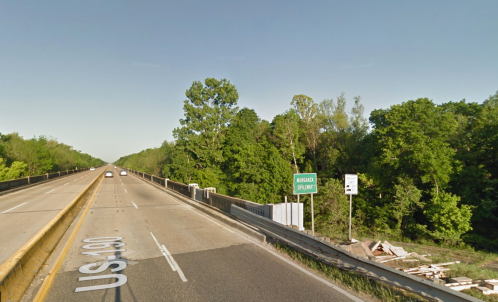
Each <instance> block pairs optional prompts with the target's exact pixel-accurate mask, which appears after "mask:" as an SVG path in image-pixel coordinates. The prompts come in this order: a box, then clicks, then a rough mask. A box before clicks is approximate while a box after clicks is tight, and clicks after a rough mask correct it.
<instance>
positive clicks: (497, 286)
mask: <svg viewBox="0 0 498 302" xmlns="http://www.w3.org/2000/svg"><path fill="white" fill-rule="evenodd" d="M484 284H485V285H486V287H487V288H490V289H492V290H494V291H498V280H496V279H490V280H484Z"/></svg>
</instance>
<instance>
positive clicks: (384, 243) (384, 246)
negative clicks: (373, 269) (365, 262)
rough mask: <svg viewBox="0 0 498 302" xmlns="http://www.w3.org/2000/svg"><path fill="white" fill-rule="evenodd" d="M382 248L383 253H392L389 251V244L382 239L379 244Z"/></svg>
mask: <svg viewBox="0 0 498 302" xmlns="http://www.w3.org/2000/svg"><path fill="white" fill-rule="evenodd" d="M380 246H381V248H382V250H383V251H384V253H386V254H388V255H393V252H392V251H391V248H390V247H391V246H392V245H391V244H390V243H389V242H387V241H384V242H383V243H381V244H380Z"/></svg>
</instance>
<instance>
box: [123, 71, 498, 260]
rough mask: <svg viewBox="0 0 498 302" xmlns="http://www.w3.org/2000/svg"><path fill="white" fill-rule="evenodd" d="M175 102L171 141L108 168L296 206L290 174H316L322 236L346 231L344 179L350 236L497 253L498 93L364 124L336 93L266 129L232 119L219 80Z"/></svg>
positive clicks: (243, 115)
mask: <svg viewBox="0 0 498 302" xmlns="http://www.w3.org/2000/svg"><path fill="white" fill-rule="evenodd" d="M185 94H186V100H185V101H184V106H183V109H184V118H182V119H180V126H179V127H177V128H175V129H174V130H173V135H174V138H175V141H174V142H166V141H165V142H164V143H163V144H162V146H161V147H160V148H155V149H147V150H144V151H142V152H140V153H138V154H131V155H128V156H124V157H121V158H120V159H119V160H118V161H116V164H118V165H121V166H125V167H129V168H132V169H136V170H140V171H144V172H147V173H152V174H155V175H157V176H163V177H167V178H170V179H172V180H175V181H179V182H182V183H198V184H199V185H200V186H201V187H216V188H217V190H218V192H220V193H222V194H227V195H230V196H234V197H238V198H243V199H246V200H251V201H254V202H258V203H280V202H282V201H283V196H288V197H289V200H291V201H295V200H296V198H295V196H292V181H293V174H294V173H308V172H313V173H317V176H318V180H319V186H318V194H317V195H315V198H314V203H315V208H314V211H315V226H316V228H317V229H318V230H319V231H320V232H322V233H346V232H347V228H348V211H349V200H348V198H347V196H346V195H345V194H344V175H345V174H349V173H355V174H358V176H359V194H358V195H357V196H355V198H354V203H353V217H354V219H353V226H354V228H355V231H356V232H357V233H359V234H362V235H367V236H378V235H388V236H390V238H409V239H411V240H433V241H437V242H444V243H446V244H462V243H466V244H469V245H472V246H474V247H476V248H479V249H487V250H494V251H497V250H498V207H497V206H498V191H497V189H498V180H497V176H498V151H497V150H498V92H497V93H496V94H495V95H492V96H490V97H489V98H488V99H486V100H484V101H483V102H482V103H481V104H478V103H468V102H466V101H465V100H462V101H459V102H448V103H444V104H441V105H437V104H435V103H434V102H433V101H432V100H429V99H427V98H419V99H416V100H408V101H405V102H403V103H401V104H397V105H393V106H391V107H390V108H388V109H377V110H374V111H373V112H371V114H370V117H369V120H367V119H366V118H365V117H364V116H363V113H364V107H363V105H362V104H361V98H360V97H359V96H356V97H353V99H352V106H351V110H350V111H349V112H348V110H347V109H346V108H347V100H346V96H345V94H344V93H343V94H341V95H340V96H338V97H337V98H335V99H326V100H323V101H321V102H319V103H318V102H315V101H314V100H313V99H312V98H311V97H309V96H307V95H295V96H294V97H293V98H292V100H290V107H289V108H288V110H286V111H285V112H283V113H281V114H279V115H277V116H275V118H274V119H273V120H272V121H271V122H269V121H265V120H262V119H260V118H259V117H258V115H257V114H256V112H255V111H254V110H252V109H249V108H242V109H239V108H238V107H237V101H238V98H239V96H238V93H237V90H236V88H235V86H234V85H233V84H231V83H230V82H229V81H227V80H226V79H221V80H217V79H213V78H208V79H206V80H205V81H204V83H202V82H194V83H193V84H192V86H191V87H190V88H189V89H188V90H187V91H186V93H185ZM301 201H304V202H305V204H307V203H308V202H309V199H308V197H307V196H302V197H301ZM307 209H308V210H307V211H308V212H307V213H305V215H308V216H307V217H306V216H305V219H307V220H308V221H310V216H309V215H310V210H309V206H308V207H307Z"/></svg>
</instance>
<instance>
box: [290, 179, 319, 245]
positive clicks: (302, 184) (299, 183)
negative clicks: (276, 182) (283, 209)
mask: <svg viewBox="0 0 498 302" xmlns="http://www.w3.org/2000/svg"><path fill="white" fill-rule="evenodd" d="M317 192H318V191H317V186H316V173H298V174H294V195H297V200H298V203H299V195H301V194H311V232H312V233H313V236H315V215H314V213H313V193H317ZM298 208H299V204H298ZM298 227H299V226H298Z"/></svg>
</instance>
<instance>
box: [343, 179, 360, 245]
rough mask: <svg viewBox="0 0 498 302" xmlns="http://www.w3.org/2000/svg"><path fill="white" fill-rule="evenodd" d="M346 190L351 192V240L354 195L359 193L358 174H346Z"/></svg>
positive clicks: (348, 192) (347, 192)
mask: <svg viewBox="0 0 498 302" xmlns="http://www.w3.org/2000/svg"><path fill="white" fill-rule="evenodd" d="M344 192H345V193H346V195H348V194H349V241H351V239H352V238H351V208H352V207H351V205H352V204H353V195H358V175H356V174H346V175H345V180H344Z"/></svg>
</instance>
